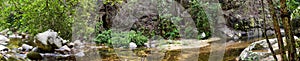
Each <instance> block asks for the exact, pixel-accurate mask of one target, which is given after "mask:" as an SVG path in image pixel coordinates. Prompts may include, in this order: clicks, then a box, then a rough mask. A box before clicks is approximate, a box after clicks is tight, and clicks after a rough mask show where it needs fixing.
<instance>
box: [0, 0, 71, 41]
mask: <svg viewBox="0 0 300 61" xmlns="http://www.w3.org/2000/svg"><path fill="white" fill-rule="evenodd" d="M76 4H77V0H68V1H62V0H54V1H48V0H46V1H44V0H34V1H31V0H3V1H1V4H0V5H1V6H0V7H1V9H0V26H1V27H0V29H6V28H10V29H12V30H13V31H14V30H15V31H16V30H18V31H19V32H29V33H30V34H31V35H32V36H33V35H35V34H37V33H39V32H43V31H45V30H47V29H53V30H55V31H58V33H60V35H61V36H62V37H63V38H65V39H70V37H71V34H72V33H71V24H72V22H73V17H72V16H71V15H72V14H74V13H75V12H74V10H73V9H72V8H73V7H74V6H75V5H76Z"/></svg>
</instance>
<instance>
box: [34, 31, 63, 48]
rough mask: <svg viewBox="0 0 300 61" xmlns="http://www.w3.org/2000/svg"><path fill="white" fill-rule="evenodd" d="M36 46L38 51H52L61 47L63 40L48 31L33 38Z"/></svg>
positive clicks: (55, 33) (56, 34)
mask: <svg viewBox="0 0 300 61" xmlns="http://www.w3.org/2000/svg"><path fill="white" fill-rule="evenodd" d="M34 42H35V43H36V45H37V46H38V48H39V49H42V50H47V51H54V49H55V48H60V47H62V42H63V39H62V38H61V37H59V36H58V33H57V32H54V31H53V30H48V31H45V32H43V33H39V34H37V35H36V36H35V41H34Z"/></svg>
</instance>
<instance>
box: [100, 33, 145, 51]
mask: <svg viewBox="0 0 300 61" xmlns="http://www.w3.org/2000/svg"><path fill="white" fill-rule="evenodd" d="M147 41H148V38H147V37H146V36H144V35H142V33H141V32H135V31H130V32H112V30H106V31H103V32H102V33H101V34H98V36H97V37H96V38H95V42H96V43H97V44H98V45H99V44H105V45H107V46H110V47H128V45H129V43H130V42H134V43H136V44H137V45H138V46H143V45H144V43H146V42H147Z"/></svg>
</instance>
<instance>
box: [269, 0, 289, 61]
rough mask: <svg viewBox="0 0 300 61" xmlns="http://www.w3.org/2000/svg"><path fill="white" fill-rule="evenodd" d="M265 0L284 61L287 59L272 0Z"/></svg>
mask: <svg viewBox="0 0 300 61" xmlns="http://www.w3.org/2000/svg"><path fill="white" fill-rule="evenodd" d="M267 2H268V3H269V7H270V9H269V10H270V12H271V15H272V20H273V25H274V28H275V33H276V37H277V41H278V46H279V53H280V56H281V57H282V58H283V60H284V61H287V57H286V53H285V49H284V45H283V40H282V36H281V33H280V27H279V23H278V19H277V16H276V14H275V7H274V5H273V1H272V0H267Z"/></svg>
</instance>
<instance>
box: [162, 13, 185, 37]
mask: <svg viewBox="0 0 300 61" xmlns="http://www.w3.org/2000/svg"><path fill="white" fill-rule="evenodd" d="M159 20H160V24H159V25H158V26H159V27H158V28H159V30H160V31H161V36H162V37H163V38H165V39H176V38H179V37H180V35H179V30H178V29H177V27H176V25H175V24H174V23H173V22H172V21H173V20H172V15H171V14H165V15H162V16H160V18H159Z"/></svg>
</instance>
